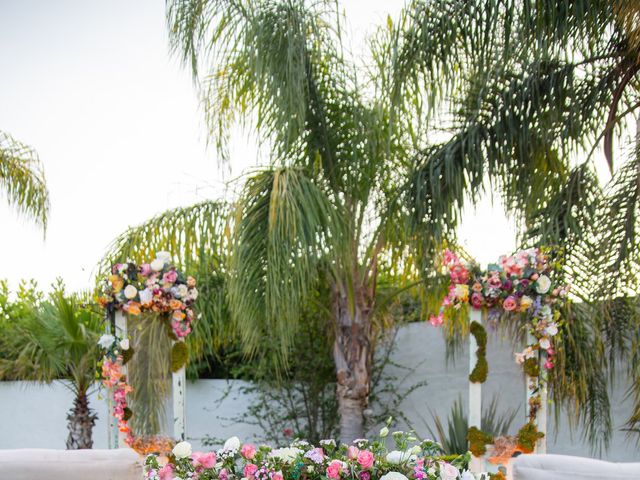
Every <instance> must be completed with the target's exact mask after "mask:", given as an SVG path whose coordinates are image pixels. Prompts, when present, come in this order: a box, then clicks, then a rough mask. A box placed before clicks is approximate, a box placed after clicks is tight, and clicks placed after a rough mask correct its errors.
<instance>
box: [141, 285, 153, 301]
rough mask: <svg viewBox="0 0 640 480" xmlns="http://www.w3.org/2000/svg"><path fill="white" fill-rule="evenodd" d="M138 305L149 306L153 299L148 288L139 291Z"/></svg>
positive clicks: (151, 292)
mask: <svg viewBox="0 0 640 480" xmlns="http://www.w3.org/2000/svg"><path fill="white" fill-rule="evenodd" d="M139 293H140V303H141V304H143V305H149V304H150V303H151V300H152V299H153V291H152V290H151V289H149V288H145V289H144V290H140V292H139Z"/></svg>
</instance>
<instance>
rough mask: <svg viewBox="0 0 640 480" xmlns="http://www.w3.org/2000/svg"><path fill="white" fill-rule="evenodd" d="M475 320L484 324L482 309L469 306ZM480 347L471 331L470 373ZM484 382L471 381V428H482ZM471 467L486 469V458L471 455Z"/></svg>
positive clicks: (472, 319)
mask: <svg viewBox="0 0 640 480" xmlns="http://www.w3.org/2000/svg"><path fill="white" fill-rule="evenodd" d="M473 322H478V323H479V324H480V325H482V311H481V310H477V309H475V308H471V307H469V326H471V324H472V323H473ZM477 349H478V343H477V342H476V337H474V336H473V335H471V333H469V373H471V372H472V371H473V369H474V367H475V366H476V362H477V361H478V356H477V355H476V350H477ZM481 423H482V384H481V383H474V382H472V381H469V428H471V427H476V428H478V429H479V430H481V429H482V426H481ZM469 468H470V469H471V472H473V473H480V472H483V471H484V460H483V459H482V458H478V457H475V456H472V457H471V462H470V463H469Z"/></svg>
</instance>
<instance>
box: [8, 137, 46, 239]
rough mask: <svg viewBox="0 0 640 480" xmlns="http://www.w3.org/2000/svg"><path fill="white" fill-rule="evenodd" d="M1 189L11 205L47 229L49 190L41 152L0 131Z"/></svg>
mask: <svg viewBox="0 0 640 480" xmlns="http://www.w3.org/2000/svg"><path fill="white" fill-rule="evenodd" d="M0 190H2V191H3V192H4V194H5V196H6V198H7V201H8V202H9V205H10V206H12V207H14V208H16V209H17V211H18V212H19V213H20V214H22V215H25V216H27V217H29V218H33V219H34V220H36V221H37V222H38V223H39V224H40V225H41V226H42V227H43V228H46V226H47V215H48V213H49V192H48V190H47V185H46V182H45V178H44V171H43V169H42V164H41V163H40V160H39V158H38V154H37V153H36V152H35V151H34V150H33V149H32V148H31V147H28V146H27V145H25V144H23V143H21V142H19V141H17V140H15V139H14V138H13V137H11V136H10V135H8V134H6V133H4V132H0Z"/></svg>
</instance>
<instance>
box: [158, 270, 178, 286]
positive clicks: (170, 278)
mask: <svg viewBox="0 0 640 480" xmlns="http://www.w3.org/2000/svg"><path fill="white" fill-rule="evenodd" d="M177 279H178V273H177V272H176V271H175V270H169V271H168V272H167V273H165V274H164V275H163V276H162V282H163V283H174V282H175V281H176V280H177Z"/></svg>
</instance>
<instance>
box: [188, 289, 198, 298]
mask: <svg viewBox="0 0 640 480" xmlns="http://www.w3.org/2000/svg"><path fill="white" fill-rule="evenodd" d="M189 297H191V299H192V300H196V299H197V298H198V289H197V288H196V287H193V288H192V289H191V290H190V291H189Z"/></svg>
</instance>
